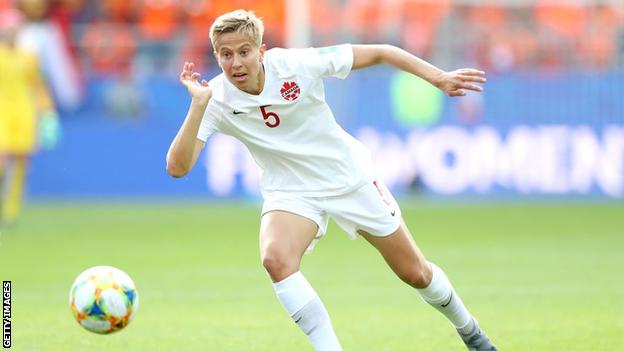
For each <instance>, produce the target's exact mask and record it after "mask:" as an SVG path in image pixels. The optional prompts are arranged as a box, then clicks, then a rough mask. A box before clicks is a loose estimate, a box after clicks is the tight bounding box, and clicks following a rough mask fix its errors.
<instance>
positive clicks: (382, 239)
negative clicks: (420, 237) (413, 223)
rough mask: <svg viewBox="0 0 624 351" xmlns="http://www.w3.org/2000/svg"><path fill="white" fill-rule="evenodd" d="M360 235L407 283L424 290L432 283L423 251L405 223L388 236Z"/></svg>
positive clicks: (362, 233)
mask: <svg viewBox="0 0 624 351" xmlns="http://www.w3.org/2000/svg"><path fill="white" fill-rule="evenodd" d="M358 233H359V234H360V235H361V236H362V237H363V238H364V239H366V240H367V241H368V242H369V243H370V244H371V245H372V246H374V247H375V248H376V249H377V251H379V253H380V254H381V255H382V256H383V258H384V260H385V261H386V263H387V264H388V266H390V268H391V269H392V270H393V271H394V272H395V273H396V275H397V276H398V277H399V278H401V279H402V280H403V281H405V282H406V283H408V284H410V285H412V286H414V287H416V288H424V287H426V286H427V285H428V284H429V282H430V281H431V268H430V267H429V264H428V263H427V260H426V258H425V256H424V254H423V253H422V251H421V250H420V249H419V248H418V246H417V245H416V242H415V241H414V238H413V237H412V234H411V233H410V231H409V229H408V228H407V225H405V221H403V220H401V224H400V226H399V228H398V229H397V230H396V231H395V232H394V233H392V234H390V235H387V236H376V235H371V234H369V233H367V232H365V231H364V230H359V231H358Z"/></svg>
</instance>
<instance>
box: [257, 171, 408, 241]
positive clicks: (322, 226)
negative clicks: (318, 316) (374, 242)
mask: <svg viewBox="0 0 624 351" xmlns="http://www.w3.org/2000/svg"><path fill="white" fill-rule="evenodd" d="M276 210H281V211H286V212H291V213H295V214H298V215H300V216H303V217H306V218H308V219H310V220H312V221H314V222H315V223H316V224H317V225H318V228H319V229H318V233H317V235H316V239H315V240H314V242H312V244H311V245H310V247H309V248H308V251H307V253H309V252H310V251H311V250H312V249H313V248H314V245H315V244H316V241H318V239H320V238H322V237H323V235H325V233H326V232H327V224H328V222H329V218H330V217H331V218H332V219H333V220H334V222H336V224H338V226H339V227H340V228H342V229H343V230H344V231H345V232H346V233H347V235H348V236H349V238H350V239H356V238H357V235H358V231H359V230H362V231H364V232H366V233H369V234H371V235H374V236H388V235H390V234H392V233H394V232H395V231H396V230H397V229H398V228H399V225H400V224H401V210H400V208H399V205H398V204H397V202H396V200H395V199H394V197H393V196H392V194H391V193H390V191H389V190H388V188H386V186H385V185H384V184H383V183H382V182H381V181H379V180H372V181H369V182H367V183H366V184H364V185H362V186H361V187H360V188H358V189H356V190H354V191H352V192H349V193H346V194H343V195H337V196H327V197H308V196H302V195H298V194H295V193H285V192H272V193H270V194H267V195H265V199H264V204H263V205H262V215H264V214H265V213H267V212H270V211H276Z"/></svg>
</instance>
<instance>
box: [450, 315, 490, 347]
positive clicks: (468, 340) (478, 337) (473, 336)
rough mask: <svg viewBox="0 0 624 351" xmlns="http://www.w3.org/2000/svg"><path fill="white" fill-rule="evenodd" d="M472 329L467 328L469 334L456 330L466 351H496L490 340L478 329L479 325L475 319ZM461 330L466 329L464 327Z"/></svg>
mask: <svg viewBox="0 0 624 351" xmlns="http://www.w3.org/2000/svg"><path fill="white" fill-rule="evenodd" d="M471 324H472V328H469V330H470V331H469V332H468V333H466V334H464V333H463V332H462V331H460V330H457V333H458V334H459V336H460V337H461V338H462V340H463V341H464V344H466V347H468V351H498V349H497V348H496V346H494V344H492V341H490V338H488V337H487V335H485V333H484V332H483V330H481V328H480V327H479V324H478V323H477V321H476V320H475V319H473V320H472V323H471ZM462 329H466V328H465V327H464V328H462Z"/></svg>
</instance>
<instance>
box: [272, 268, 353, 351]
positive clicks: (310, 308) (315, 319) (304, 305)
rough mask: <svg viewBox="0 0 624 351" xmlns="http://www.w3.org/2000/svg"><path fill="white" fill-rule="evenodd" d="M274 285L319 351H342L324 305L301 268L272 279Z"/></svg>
mask: <svg viewBox="0 0 624 351" xmlns="http://www.w3.org/2000/svg"><path fill="white" fill-rule="evenodd" d="M273 288H274V289H275V293H276V294H277V298H278V299H279V300H280V302H281V303H282V306H284V308H285V309H286V311H287V312H288V314H289V315H290V316H291V317H292V318H293V320H295V323H297V325H298V326H299V328H301V330H302V331H303V332H304V333H305V334H306V335H307V336H308V339H309V340H310V342H311V343H312V346H314V349H315V350H316V351H342V347H341V346H340V343H339V342H338V338H337V337H336V333H335V332H334V328H333V327H332V324H331V320H330V319H329V314H328V313H327V310H326V309H325V306H324V305H323V303H322V302H321V299H320V298H319V297H318V295H317V294H316V291H314V289H313V288H312V286H311V285H310V283H309V282H308V280H307V279H306V278H305V277H304V276H303V274H301V272H300V271H298V272H296V273H293V274H292V275H290V276H288V277H287V278H285V279H284V280H282V281H279V282H277V283H273Z"/></svg>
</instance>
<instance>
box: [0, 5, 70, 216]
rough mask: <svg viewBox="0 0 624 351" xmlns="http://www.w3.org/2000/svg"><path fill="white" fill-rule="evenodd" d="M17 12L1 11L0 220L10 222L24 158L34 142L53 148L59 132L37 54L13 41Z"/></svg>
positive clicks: (21, 181) (17, 199)
mask: <svg viewBox="0 0 624 351" xmlns="http://www.w3.org/2000/svg"><path fill="white" fill-rule="evenodd" d="M21 23H22V16H21V14H20V13H19V11H17V10H14V9H10V10H7V11H3V12H0V224H4V225H12V224H14V223H15V221H16V219H17V217H18V214H19V212H20V208H21V200H22V196H23V189H24V180H25V177H26V168H27V163H28V159H29V157H30V156H31V155H32V154H33V153H34V152H35V150H36V149H37V147H38V146H41V147H43V148H48V149H49V148H53V147H54V146H55V145H56V142H57V140H58V135H59V123H58V118H57V116H56V113H55V108H54V103H53V101H52V99H51V97H50V94H49V93H48V90H47V88H46V86H45V83H44V82H43V79H42V77H41V75H40V73H39V66H38V61H37V57H36V56H35V55H34V54H32V53H29V52H26V51H24V50H21V49H19V48H18V47H17V45H16V39H17V35H18V32H19V28H20V25H21Z"/></svg>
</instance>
